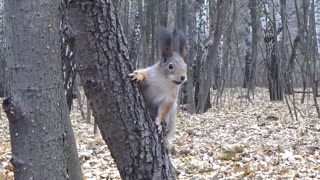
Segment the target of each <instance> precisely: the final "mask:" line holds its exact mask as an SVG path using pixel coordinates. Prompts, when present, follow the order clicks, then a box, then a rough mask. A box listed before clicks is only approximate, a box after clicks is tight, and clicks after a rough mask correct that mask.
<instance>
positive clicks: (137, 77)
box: [128, 71, 143, 82]
mask: <svg viewBox="0 0 320 180" xmlns="http://www.w3.org/2000/svg"><path fill="white" fill-rule="evenodd" d="M128 76H129V77H132V79H131V81H137V82H139V81H142V80H143V75H142V74H140V73H139V71H134V72H133V73H130V74H128Z"/></svg>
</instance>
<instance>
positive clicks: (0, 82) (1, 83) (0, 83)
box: [0, 0, 6, 97]
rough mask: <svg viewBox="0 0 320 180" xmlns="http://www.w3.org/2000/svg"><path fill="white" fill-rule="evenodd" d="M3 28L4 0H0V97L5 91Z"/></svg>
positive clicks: (3, 95)
mask: <svg viewBox="0 0 320 180" xmlns="http://www.w3.org/2000/svg"><path fill="white" fill-rule="evenodd" d="M4 31H5V28H4V0H0V97H5V94H6V93H5V91H6V78H5V77H6V71H5V69H6V63H5V47H6V46H5V44H6V42H5V40H6V39H5V32H4Z"/></svg>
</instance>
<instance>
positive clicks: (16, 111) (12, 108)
mask: <svg viewBox="0 0 320 180" xmlns="http://www.w3.org/2000/svg"><path fill="white" fill-rule="evenodd" d="M2 107H3V110H4V112H5V113H6V115H7V117H8V120H9V121H10V122H15V121H17V120H19V119H22V117H21V116H22V115H23V113H22V111H21V110H20V108H19V107H18V106H17V103H16V101H15V100H14V98H13V97H12V96H9V97H7V98H6V99H5V100H3V102H2Z"/></svg>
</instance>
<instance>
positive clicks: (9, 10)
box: [3, 0, 76, 179]
mask: <svg viewBox="0 0 320 180" xmlns="http://www.w3.org/2000/svg"><path fill="white" fill-rule="evenodd" d="M5 3H6V11H5V12H6V14H7V16H6V34H7V52H8V57H7V59H6V60H7V61H6V62H7V67H8V72H9V73H8V74H9V75H10V76H9V77H8V98H7V99H6V100H4V102H3V108H4V110H5V112H6V114H7V117H8V119H9V126H10V137H11V147H12V159H11V163H12V164H13V167H14V174H15V179H52V178H53V177H54V178H55V179H68V177H71V176H70V174H69V169H68V167H69V166H68V165H67V163H68V162H69V161H68V160H67V158H68V157H67V156H66V154H68V152H65V146H68V145H67V143H68V141H69V140H68V139H69V136H70V135H72V133H71V132H72V131H71V132H69V129H65V128H64V126H65V123H66V122H70V119H69V116H68V111H67V106H66V99H65V96H64V93H63V83H62V77H61V62H60V53H59V51H60V40H59V18H57V17H59V3H57V2H55V1H49V0H44V1H34V2H29V1H17V0H7V1H5ZM70 127H71V126H70ZM75 153H76V152H75ZM72 165H74V164H72Z"/></svg>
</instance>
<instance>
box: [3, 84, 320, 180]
mask: <svg viewBox="0 0 320 180" xmlns="http://www.w3.org/2000/svg"><path fill="white" fill-rule="evenodd" d="M236 91H237V92H233V91H231V90H229V91H228V93H227V95H226V96H225V99H224V100H225V101H226V103H225V105H224V106H223V107H214V108H212V109H210V111H209V112H207V113H205V114H202V115H189V114H187V113H186V112H180V113H179V115H178V126H177V128H178V129H177V132H176V136H175V139H174V140H173V142H172V147H171V153H172V161H173V164H174V165H175V167H176V169H177V170H178V171H179V172H180V175H179V179H210V178H213V177H216V178H219V179H220V178H224V179H242V178H244V177H254V179H279V178H286V179H287V178H289V179H293V178H297V179H320V142H319V138H320V119H317V118H316V112H315V108H314V106H313V103H312V97H311V95H309V96H308V97H307V102H306V103H305V104H303V105H301V104H300V99H301V97H300V95H296V96H298V98H296V99H297V100H296V103H297V107H298V112H297V115H298V120H292V118H291V116H290V113H289V111H288V107H287V105H286V103H285V102H269V101H268V93H267V91H266V90H265V89H261V88H257V89H256V92H257V94H256V97H255V100H254V101H253V102H248V101H247V100H245V99H237V97H238V96H239V89H237V90H236ZM233 93H234V94H233ZM291 98H292V97H291ZM289 101H290V100H289ZM1 113H2V119H0V180H1V179H5V178H8V177H11V178H8V179H12V176H13V173H12V166H11V165H10V163H9V159H10V158H11V152H10V139H9V130H8V121H7V119H6V118H5V116H4V113H3V111H2V112H1ZM71 118H72V121H73V125H74V128H75V133H76V138H77V143H78V150H79V155H80V158H81V163H82V169H83V173H84V176H85V177H86V179H120V178H119V173H118V171H117V169H116V166H115V164H114V161H113V160H112V158H111V155H110V152H109V151H108V147H107V146H106V145H105V144H104V141H103V140H102V139H101V137H100V135H99V134H97V135H94V134H93V125H92V124H87V123H85V120H83V119H82V118H81V115H80V113H79V110H78V107H75V110H74V111H73V112H72V114H71Z"/></svg>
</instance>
